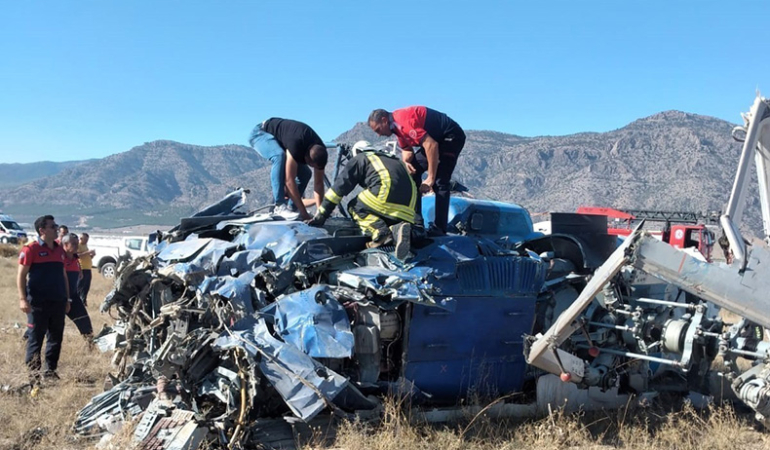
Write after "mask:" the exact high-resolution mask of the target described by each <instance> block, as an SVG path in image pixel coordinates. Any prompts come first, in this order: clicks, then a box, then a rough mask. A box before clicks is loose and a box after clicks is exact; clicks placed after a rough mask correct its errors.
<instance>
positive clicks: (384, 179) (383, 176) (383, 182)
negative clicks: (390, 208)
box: [366, 153, 392, 203]
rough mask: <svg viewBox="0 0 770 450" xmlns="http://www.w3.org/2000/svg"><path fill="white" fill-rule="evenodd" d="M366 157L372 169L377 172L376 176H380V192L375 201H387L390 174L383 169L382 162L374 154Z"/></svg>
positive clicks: (367, 154)
mask: <svg viewBox="0 0 770 450" xmlns="http://www.w3.org/2000/svg"><path fill="white" fill-rule="evenodd" d="M366 157H367V158H369V162H370V163H372V167H374V170H375V171H377V175H379V176H380V192H379V194H378V195H377V199H378V200H379V201H381V202H383V203H386V202H387V201H388V194H390V185H391V184H392V183H391V180H390V172H388V169H386V168H385V165H384V164H383V163H382V160H381V159H380V157H379V156H377V155H375V154H374V153H366Z"/></svg>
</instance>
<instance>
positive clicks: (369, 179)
mask: <svg viewBox="0 0 770 450" xmlns="http://www.w3.org/2000/svg"><path fill="white" fill-rule="evenodd" d="M352 154H353V158H352V159H351V160H350V161H348V163H347V164H346V165H345V168H344V170H343V171H342V172H341V173H340V174H339V176H338V177H337V179H336V180H335V182H334V186H332V187H331V188H329V190H327V191H326V195H325V196H324V201H323V203H321V207H320V208H318V212H317V213H316V215H315V217H313V219H312V220H309V221H308V223H309V224H310V225H312V226H321V225H323V224H324V222H326V219H328V218H329V216H331V214H332V212H333V211H334V208H336V207H337V205H338V204H339V203H340V201H342V198H343V197H345V196H346V195H348V194H349V193H350V192H352V191H353V189H354V188H355V187H356V186H360V187H362V188H364V190H363V191H361V192H360V193H359V194H358V196H356V197H355V198H353V199H352V200H350V202H348V212H349V213H350V216H351V217H352V218H353V220H355V222H356V224H358V226H359V227H360V228H361V231H362V232H363V233H364V235H366V236H369V237H371V238H372V241H371V242H370V243H369V244H368V245H367V247H369V248H375V247H380V246H382V245H386V244H389V243H391V242H393V241H394V238H395V244H396V249H395V250H396V252H395V253H396V257H397V258H398V259H401V260H403V259H405V258H406V257H407V256H408V254H409V246H410V242H411V237H410V234H411V224H413V223H414V205H415V203H416V202H417V198H418V197H417V187H416V186H415V185H414V182H413V181H412V178H411V177H410V176H409V173H408V172H407V171H406V167H404V164H402V163H401V161H399V160H398V158H397V157H395V156H390V155H386V154H384V153H380V152H377V151H376V150H375V148H374V147H372V145H371V144H370V143H369V142H367V141H358V142H356V143H355V144H354V145H353V149H352Z"/></svg>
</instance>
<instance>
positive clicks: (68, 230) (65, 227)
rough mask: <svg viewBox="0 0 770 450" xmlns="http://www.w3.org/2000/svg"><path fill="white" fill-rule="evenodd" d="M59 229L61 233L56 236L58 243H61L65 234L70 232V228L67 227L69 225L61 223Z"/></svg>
mask: <svg viewBox="0 0 770 450" xmlns="http://www.w3.org/2000/svg"><path fill="white" fill-rule="evenodd" d="M58 231H59V234H58V235H57V236H56V243H57V244H61V238H62V237H63V236H64V235H65V234H69V233H70V229H69V228H68V227H67V225H59V230H58Z"/></svg>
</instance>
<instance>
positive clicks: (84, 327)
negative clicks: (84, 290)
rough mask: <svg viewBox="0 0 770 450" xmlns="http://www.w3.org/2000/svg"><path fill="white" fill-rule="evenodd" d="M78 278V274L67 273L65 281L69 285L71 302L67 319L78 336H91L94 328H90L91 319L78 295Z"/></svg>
mask: <svg viewBox="0 0 770 450" xmlns="http://www.w3.org/2000/svg"><path fill="white" fill-rule="evenodd" d="M78 278H80V272H67V280H68V281H69V284H70V300H72V302H71V303H70V312H68V313H67V317H69V318H70V320H72V321H73V322H74V323H75V326H76V327H78V331H80V334H93V332H94V328H93V326H91V317H89V316H88V310H87V309H86V307H85V305H83V301H82V300H80V296H79V295H78Z"/></svg>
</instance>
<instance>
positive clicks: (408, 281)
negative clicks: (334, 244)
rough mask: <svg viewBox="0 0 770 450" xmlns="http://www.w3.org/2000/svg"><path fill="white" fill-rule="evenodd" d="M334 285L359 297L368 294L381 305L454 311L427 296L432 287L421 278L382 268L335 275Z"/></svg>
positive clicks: (450, 304) (450, 303)
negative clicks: (390, 304)
mask: <svg viewBox="0 0 770 450" xmlns="http://www.w3.org/2000/svg"><path fill="white" fill-rule="evenodd" d="M337 281H338V282H339V283H340V284H341V285H343V286H347V287H350V288H352V289H354V290H357V291H359V292H362V293H367V292H371V293H373V294H374V295H376V296H378V297H380V299H381V300H383V301H386V302H394V305H393V306H397V304H398V303H400V302H412V303H420V304H425V305H430V306H439V307H441V308H444V309H448V310H452V309H453V307H454V302H453V300H452V299H451V298H443V299H440V300H438V301H436V300H435V299H434V297H433V296H432V295H430V294H429V293H428V292H429V291H430V290H431V289H432V287H431V286H430V285H429V284H426V283H425V282H424V281H423V278H422V277H421V276H418V275H415V274H412V273H407V272H396V271H392V270H388V269H384V268H381V267H358V268H355V269H350V270H346V271H344V272H341V273H339V274H337Z"/></svg>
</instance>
